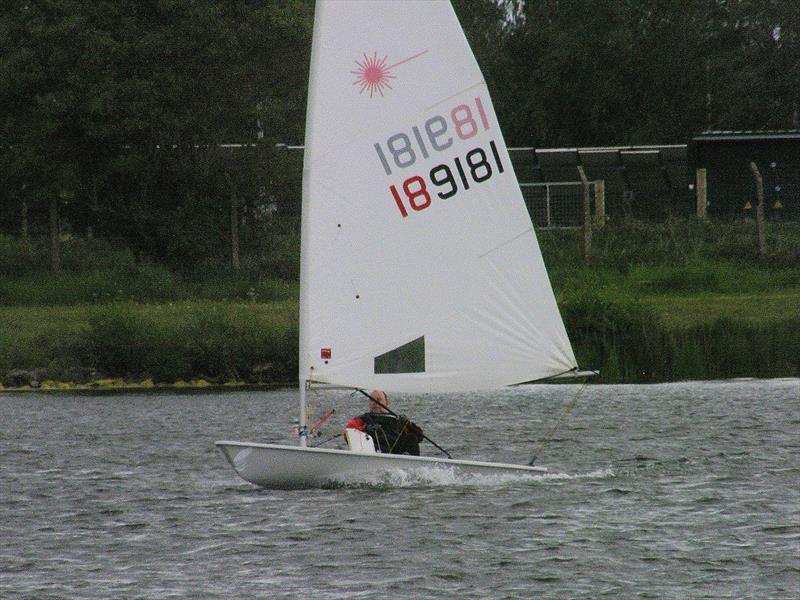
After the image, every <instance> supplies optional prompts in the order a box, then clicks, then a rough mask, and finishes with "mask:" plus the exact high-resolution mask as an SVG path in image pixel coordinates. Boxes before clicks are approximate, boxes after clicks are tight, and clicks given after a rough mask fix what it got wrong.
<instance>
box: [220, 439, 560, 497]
mask: <svg viewBox="0 0 800 600" xmlns="http://www.w3.org/2000/svg"><path fill="white" fill-rule="evenodd" d="M215 444H216V446H217V448H219V450H220V452H221V453H222V454H223V456H225V458H226V459H227V460H228V462H229V463H230V464H231V466H232V467H233V468H234V470H235V471H236V473H237V474H238V475H239V476H240V477H241V478H242V479H244V480H245V481H249V482H250V483H253V484H255V485H258V486H260V487H264V488H270V489H302V488H314V487H322V486H325V485H330V484H336V483H346V482H348V481H353V480H355V481H358V480H359V477H366V476H373V475H376V474H378V475H379V474H381V473H384V472H392V471H396V472H400V471H403V472H406V473H409V474H412V475H413V474H414V473H417V474H422V475H425V476H429V475H430V474H431V473H432V472H433V471H434V470H438V471H441V472H442V473H451V474H454V475H456V476H467V477H475V476H478V477H498V476H500V477H508V476H512V477H519V476H539V477H541V476H542V475H545V474H547V469H545V468H544V467H529V466H524V465H510V464H505V463H488V462H478V461H471V460H452V459H445V458H433V457H428V456H407V455H399V454H379V453H378V454H360V453H357V452H352V451H350V450H327V449H323V448H302V447H299V446H281V445H278V444H258V443H249V442H229V441H219V442H216V443H215Z"/></svg>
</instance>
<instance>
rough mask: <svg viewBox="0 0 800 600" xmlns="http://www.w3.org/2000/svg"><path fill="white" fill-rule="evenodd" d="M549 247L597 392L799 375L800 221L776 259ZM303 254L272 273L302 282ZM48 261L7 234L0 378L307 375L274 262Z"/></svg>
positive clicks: (717, 242) (0, 262) (736, 252)
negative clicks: (616, 384)
mask: <svg viewBox="0 0 800 600" xmlns="http://www.w3.org/2000/svg"><path fill="white" fill-rule="evenodd" d="M539 240H540V245H541V247H542V251H543V254H544V257H545V263H546V264H547V266H548V270H549V273H550V278H551V282H552V284H553V288H554V290H555V292H556V297H557V299H558V302H559V306H560V307H561V311H562V314H563V317H564V321H565V324H566V327H567V331H568V332H569V335H570V338H571V340H572V343H573V347H574V349H575V353H576V356H577V358H578V360H579V363H580V364H581V365H582V366H585V367H590V368H597V369H600V370H601V372H602V378H601V381H667V380H675V379H688V378H697V379H707V378H724V377H778V376H800V224H796V223H789V224H787V223H770V224H769V227H768V230H767V242H768V255H767V257H766V258H765V259H759V258H757V257H756V255H755V228H754V225H753V224H752V223H749V222H745V221H742V222H736V223H713V222H700V221H696V220H693V219H685V220H672V221H668V222H667V223H664V224H659V225H645V224H642V223H635V222H632V223H625V224H622V225H620V226H615V227H606V228H604V229H602V230H597V231H595V235H594V246H593V254H592V257H591V262H590V264H589V265H586V264H585V262H584V260H583V259H582V257H581V255H580V248H581V234H580V232H579V231H575V230H554V231H543V232H539ZM295 241H296V236H295V235H291V234H287V235H286V236H283V238H281V241H280V242H279V245H280V248H279V249H278V252H277V253H276V254H275V255H274V256H273V257H272V258H271V259H270V260H273V261H277V262H275V263H274V265H273V266H274V269H273V268H270V269H269V273H273V274H276V275H281V274H283V275H286V274H292V273H295V272H296V264H295V261H296V256H295V252H296V251H297V248H296V247H295ZM276 243H278V242H276ZM43 248H44V246H43V245H42V244H38V245H36V244H33V245H28V244H24V243H22V242H20V241H19V240H14V239H11V238H8V237H3V236H0V381H2V379H3V377H4V376H5V375H6V374H7V373H8V372H9V371H11V370H14V369H26V370H30V371H35V372H36V375H37V377H38V378H39V379H40V380H44V379H53V380H57V381H73V382H85V381H89V380H92V379H98V378H124V379H126V380H142V379H152V380H154V381H156V382H174V381H178V380H196V379H199V378H203V379H206V380H208V381H211V382H217V383H219V382H225V381H245V382H274V381H293V380H294V379H295V378H296V371H297V295H298V294H297V292H298V286H297V282H296V280H294V279H288V280H287V279H282V278H281V277H277V276H276V277H263V276H259V270H258V268H257V265H259V264H261V265H264V264H266V262H264V260H261V262H259V261H256V262H253V263H252V264H249V263H247V261H245V262H246V265H245V267H244V268H243V271H242V272H240V273H233V272H231V271H230V269H229V268H228V267H227V266H226V265H225V264H224V263H222V262H220V263H209V264H204V265H197V266H195V267H194V268H193V269H187V270H186V271H185V272H183V273H181V274H179V273H176V272H172V271H170V270H168V269H166V268H165V267H163V266H158V265H152V264H149V263H139V262H137V261H135V260H134V259H133V257H132V255H131V254H130V253H129V252H127V251H125V250H124V249H118V248H114V247H112V246H110V245H107V244H106V245H104V243H102V242H98V241H96V240H95V241H84V242H80V241H73V243H71V244H68V245H67V246H66V247H65V249H64V251H65V261H64V262H65V270H64V272H62V273H60V274H56V275H53V274H51V273H49V272H47V271H46V270H45V268H44V267H42V264H43V263H46V252H44V250H43ZM281 256H283V257H284V261H285V262H286V265H283V266H282V265H281V264H279V263H280V261H281V258H280V257H281ZM286 257H288V258H286ZM259 260H260V259H259ZM9 261H10V262H9Z"/></svg>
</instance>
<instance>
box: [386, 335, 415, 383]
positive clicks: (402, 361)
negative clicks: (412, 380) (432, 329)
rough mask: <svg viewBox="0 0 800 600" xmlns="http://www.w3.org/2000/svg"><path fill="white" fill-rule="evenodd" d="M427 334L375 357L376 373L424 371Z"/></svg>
mask: <svg viewBox="0 0 800 600" xmlns="http://www.w3.org/2000/svg"><path fill="white" fill-rule="evenodd" d="M424 372H425V336H422V337H418V338H417V339H415V340H412V341H410V342H408V343H407V344H403V345H402V346H398V347H397V348H395V349H394V350H390V351H389V352H385V353H384V354H381V355H379V356H376V357H375V374H376V375H384V374H389V373H424Z"/></svg>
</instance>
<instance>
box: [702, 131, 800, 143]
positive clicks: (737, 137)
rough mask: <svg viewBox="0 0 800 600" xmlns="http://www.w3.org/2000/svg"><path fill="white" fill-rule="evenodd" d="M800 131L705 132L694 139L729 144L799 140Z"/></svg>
mask: <svg viewBox="0 0 800 600" xmlns="http://www.w3.org/2000/svg"><path fill="white" fill-rule="evenodd" d="M797 139H800V129H780V130H768V131H767V130H765V131H704V132H703V133H700V134H698V135H696V136H694V137H693V138H692V141H695V142H717V141H720V142H727V141H757V140H797Z"/></svg>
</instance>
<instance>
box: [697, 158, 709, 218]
mask: <svg viewBox="0 0 800 600" xmlns="http://www.w3.org/2000/svg"><path fill="white" fill-rule="evenodd" d="M695 192H696V194H697V218H698V219H705V218H706V206H708V188H707V186H706V170H705V169H697V172H696V173H695Z"/></svg>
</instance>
